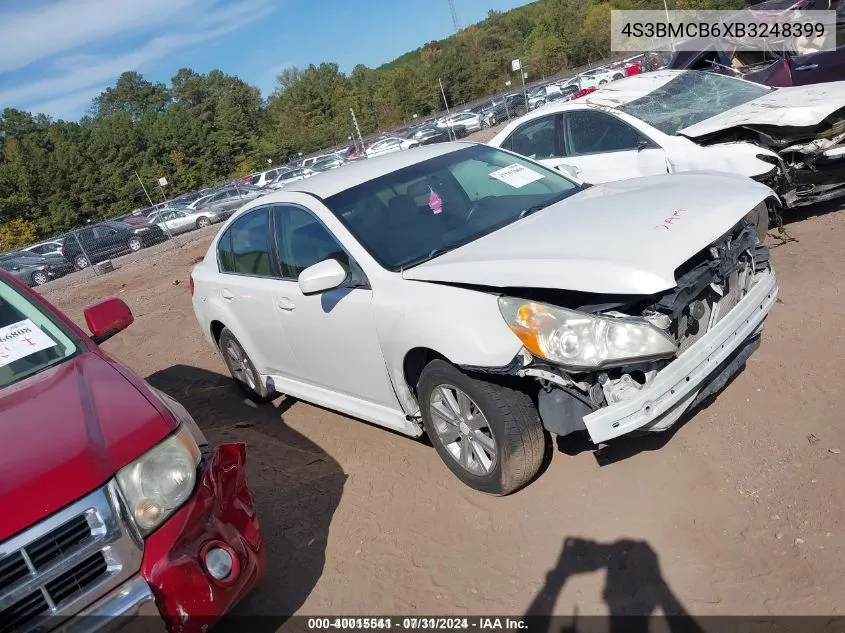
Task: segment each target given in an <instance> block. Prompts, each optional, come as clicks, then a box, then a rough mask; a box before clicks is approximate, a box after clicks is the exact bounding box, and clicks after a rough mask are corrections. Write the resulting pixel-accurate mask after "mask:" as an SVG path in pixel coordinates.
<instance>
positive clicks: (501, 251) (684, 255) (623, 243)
mask: <svg viewBox="0 0 845 633" xmlns="http://www.w3.org/2000/svg"><path fill="white" fill-rule="evenodd" d="M771 195H772V191H771V190H770V189H769V188H768V187H765V186H764V185H761V184H758V183H756V182H754V181H751V180H748V179H747V178H744V177H740V176H733V175H727V174H714V173H684V174H673V175H661V176H652V177H648V178H636V179H631V180H621V181H617V182H612V183H607V184H603V185H597V186H594V187H590V188H589V189H586V190H584V191H582V192H581V193H578V194H576V195H574V196H572V197H571V198H567V199H565V200H563V201H561V202H559V203H557V204H555V205H552V206H550V207H548V208H546V209H543V210H542V211H539V212H538V213H536V214H535V215H531V216H528V217H527V218H524V219H522V220H517V221H516V222H514V223H513V224H511V225H509V226H506V227H504V228H502V229H500V230H498V231H495V232H493V233H491V234H489V235H486V236H485V237H482V238H480V239H478V240H475V241H474V242H470V243H469V244H467V245H465V246H461V247H460V248H457V249H455V250H453V251H450V252H448V253H446V254H444V255H441V256H440V257H436V258H435V259H432V260H429V261H427V262H425V263H423V264H420V265H418V266H414V267H412V268H409V269H407V270H405V271H403V273H402V275H403V277H404V278H405V279H413V280H418V281H434V282H442V283H454V284H470V285H478V286H492V287H496V288H507V287H529V288H556V289H562V290H573V291H580V292H592V293H602V294H634V295H650V294H654V293H656V292H660V291H663V290H667V289H669V288H672V287H674V286H675V269H677V268H678V267H679V266H680V265H681V264H683V263H684V262H685V261H687V260H688V259H689V258H691V257H692V256H693V255H695V254H696V253H697V252H699V251H700V250H702V249H703V248H706V247H707V246H708V245H709V244H710V243H712V242H714V241H715V240H717V239H718V238H719V237H721V236H722V235H724V234H725V233H726V232H727V231H729V230H730V229H731V227H733V226H734V225H735V224H736V223H737V222H739V221H740V220H741V219H742V218H743V217H744V216H745V215H746V214H747V213H748V212H749V211H751V209H753V208H754V207H755V206H756V205H757V204H759V203H760V202H761V201H763V200H765V199H766V198H767V197H768V196H771Z"/></svg>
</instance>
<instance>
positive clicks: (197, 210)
mask: <svg viewBox="0 0 845 633" xmlns="http://www.w3.org/2000/svg"><path fill="white" fill-rule="evenodd" d="M203 209H205V207H200V208H199V209H194V211H195V212H196V213H200V212H201V211H202V210H203Z"/></svg>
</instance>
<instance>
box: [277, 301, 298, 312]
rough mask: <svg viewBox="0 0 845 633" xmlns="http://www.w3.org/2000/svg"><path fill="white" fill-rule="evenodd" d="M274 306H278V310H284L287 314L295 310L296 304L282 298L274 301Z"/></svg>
mask: <svg viewBox="0 0 845 633" xmlns="http://www.w3.org/2000/svg"><path fill="white" fill-rule="evenodd" d="M276 305H277V306H279V309H280V310H286V311H288V312H290V311H291V310H294V309H296V304H295V303H294V302H293V301H291V300H290V299H288V298H287V297H282V298H281V299H279V300H278V301H276Z"/></svg>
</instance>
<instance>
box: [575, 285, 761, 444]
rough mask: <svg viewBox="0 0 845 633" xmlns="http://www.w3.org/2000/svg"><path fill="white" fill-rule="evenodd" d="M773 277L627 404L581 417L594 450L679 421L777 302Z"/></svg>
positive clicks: (751, 292)
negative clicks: (658, 423)
mask: <svg viewBox="0 0 845 633" xmlns="http://www.w3.org/2000/svg"><path fill="white" fill-rule="evenodd" d="M777 293H778V286H777V280H776V279H775V274H774V272H771V271H770V272H768V273H766V274H765V276H764V277H763V278H761V279H760V280H759V281H758V282H757V284H756V285H755V286H754V287H753V288H752V289H751V291H750V292H749V293H748V294H747V295H746V296H745V297H744V298H743V299H742V301H740V302H739V304H737V306H736V307H735V308H734V309H733V310H731V311H730V312H729V313H728V314H727V315H726V316H725V317H724V318H723V319H722V320H721V321H719V322H718V323H717V324H716V325H715V326H714V327H713V329H712V330H710V331H709V332H708V333H707V334H706V335H704V336H703V337H702V338H701V339H700V340H699V341H697V342H696V343H694V344H693V345H692V346H690V348H689V349H687V350H686V351H685V352H684V353H683V354H681V356H679V357H678V358H676V359H675V360H674V361H672V362H671V363H670V364H669V365H668V366H666V367H665V368H664V369H663V370H662V371H660V372H659V373H658V374H657V376H655V378H654V380H653V381H652V382H651V383H650V384H648V385H647V386H645V387H643V389H642V390H641V391H640V392H639V394H638V395H637V396H636V397H635V398H632V399H631V400H626V401H624V402H619V403H617V404H614V405H611V406H608V407H604V408H602V409H599V410H598V411H595V412H594V413H590V414H589V415H586V416H584V424H585V425H586V427H587V431H588V432H589V434H590V438H591V439H592V441H593V442H594V443H596V444H598V443H599V442H604V441H607V440H610V439H613V438H615V437H619V436H621V435H625V434H626V433H630V432H631V431H634V430H636V429H639V428H642V427H644V426H646V425H648V424H651V423H652V422H655V421H656V420H658V419H660V418H664V417H666V416H672V417H674V419H677V418H679V417H680V416H681V415H682V414H683V413H684V411H686V410H687V409H688V408H689V405H690V404H691V403H692V402H693V400H694V399H695V397H696V395H697V394H698V393H699V392H700V391H701V390H702V389H703V388H704V387H705V386H706V385H707V379H708V377H710V376H711V375H712V373H713V372H714V371H715V370H716V369H717V368H718V367H719V366H720V365H721V364H722V363H723V362H724V361H725V360H726V359H728V358H729V357H730V356H731V354H732V353H733V352H734V351H735V350H736V349H737V348H739V347H740V346H741V345H742V344H743V343H744V342H745V341H746V339H748V337H750V336H752V335H753V334H754V333H755V332H756V331H757V330H758V328H759V327H760V324H761V323H762V322H763V320H764V319H765V318H766V315H768V313H769V311H770V310H771V309H772V306H774V304H775V301H776V300H777Z"/></svg>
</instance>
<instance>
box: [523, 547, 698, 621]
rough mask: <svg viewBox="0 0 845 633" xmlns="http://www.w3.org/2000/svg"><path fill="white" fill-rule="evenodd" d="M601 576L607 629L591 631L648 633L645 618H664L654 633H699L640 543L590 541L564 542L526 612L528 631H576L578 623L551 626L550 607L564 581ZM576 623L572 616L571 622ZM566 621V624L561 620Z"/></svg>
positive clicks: (653, 557)
mask: <svg viewBox="0 0 845 633" xmlns="http://www.w3.org/2000/svg"><path fill="white" fill-rule="evenodd" d="M600 569H604V570H606V579H605V587H604V593H603V594H602V598H603V599H604V601H605V603H606V604H607V606H608V611H609V613H610V616H611V617H610V621H609V623H610V626H609V628H607V627H598V626H594V625H595V624H596V622H595V618H593V619H591V622H592V624H593V626H591V627H589V628H590V629H591V630H592V629H596V630H609V631H610V632H611V633H623V632H625V633H630V632H633V633H649V625H650V623H651V621H652V620H651V619H650V617H649V616H653V615H658V614H660V615H665V616H669V617H667V618H666V619H665V620H663V622H665V624H666V626H664V627H659V628H661V630H667V629H668V631H670V633H703V629H702V628H701V627H700V626H699V624H698V623H697V622H696V621H695V619H694V618H692V617H691V616H690V615H689V614H688V613H687V611H686V609H685V608H684V606H683V605H682V604H681V602H680V600H678V598H677V597H676V596H675V594H674V593H672V590H671V589H670V588H669V585H667V584H666V581H665V580H664V579H663V574H662V572H661V571H660V564H659V562H658V557H657V554H656V553H655V551H654V550H653V549H652V548H651V546H650V545H649V544H648V543H647V542H645V541H638V540H633V539H621V540H618V541H616V542H613V543H608V544H605V543H598V542H596V541H593V540H590V539H581V538H567V539H566V540H565V541H564V542H563V549H562V550H561V552H560V556H559V557H558V561H557V564H556V565H555V566H554V568H552V569H551V570H550V571H549V573H548V574H546V582H545V583H544V585H543V587H542V589H540V591H539V592H538V593H537V596H536V597H535V598H534V600H533V601H532V602H531V604H530V605H529V606H528V609H527V610H526V612H525V617H526V618H527V619H528V622H529V630H530V631H531V632H532V633H533V632H534V631H540V632H548V633H562V632H564V631H567V632H569V631H575V630H577V629H578V626H577V622H574V623H573V622H570V623H569V624H565V625H555V624H554V623H553V621H552V618H551V613H552V611H553V610H554V606H555V603H556V602H557V599H558V597H559V596H560V594H561V592H562V591H563V589H564V586H565V585H566V583H567V581H568V580H569V579H570V578H572V577H573V576H577V575H578V574H587V573H590V572H595V571H598V570H600ZM576 618H577V616H576ZM564 619H568V618H564Z"/></svg>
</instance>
